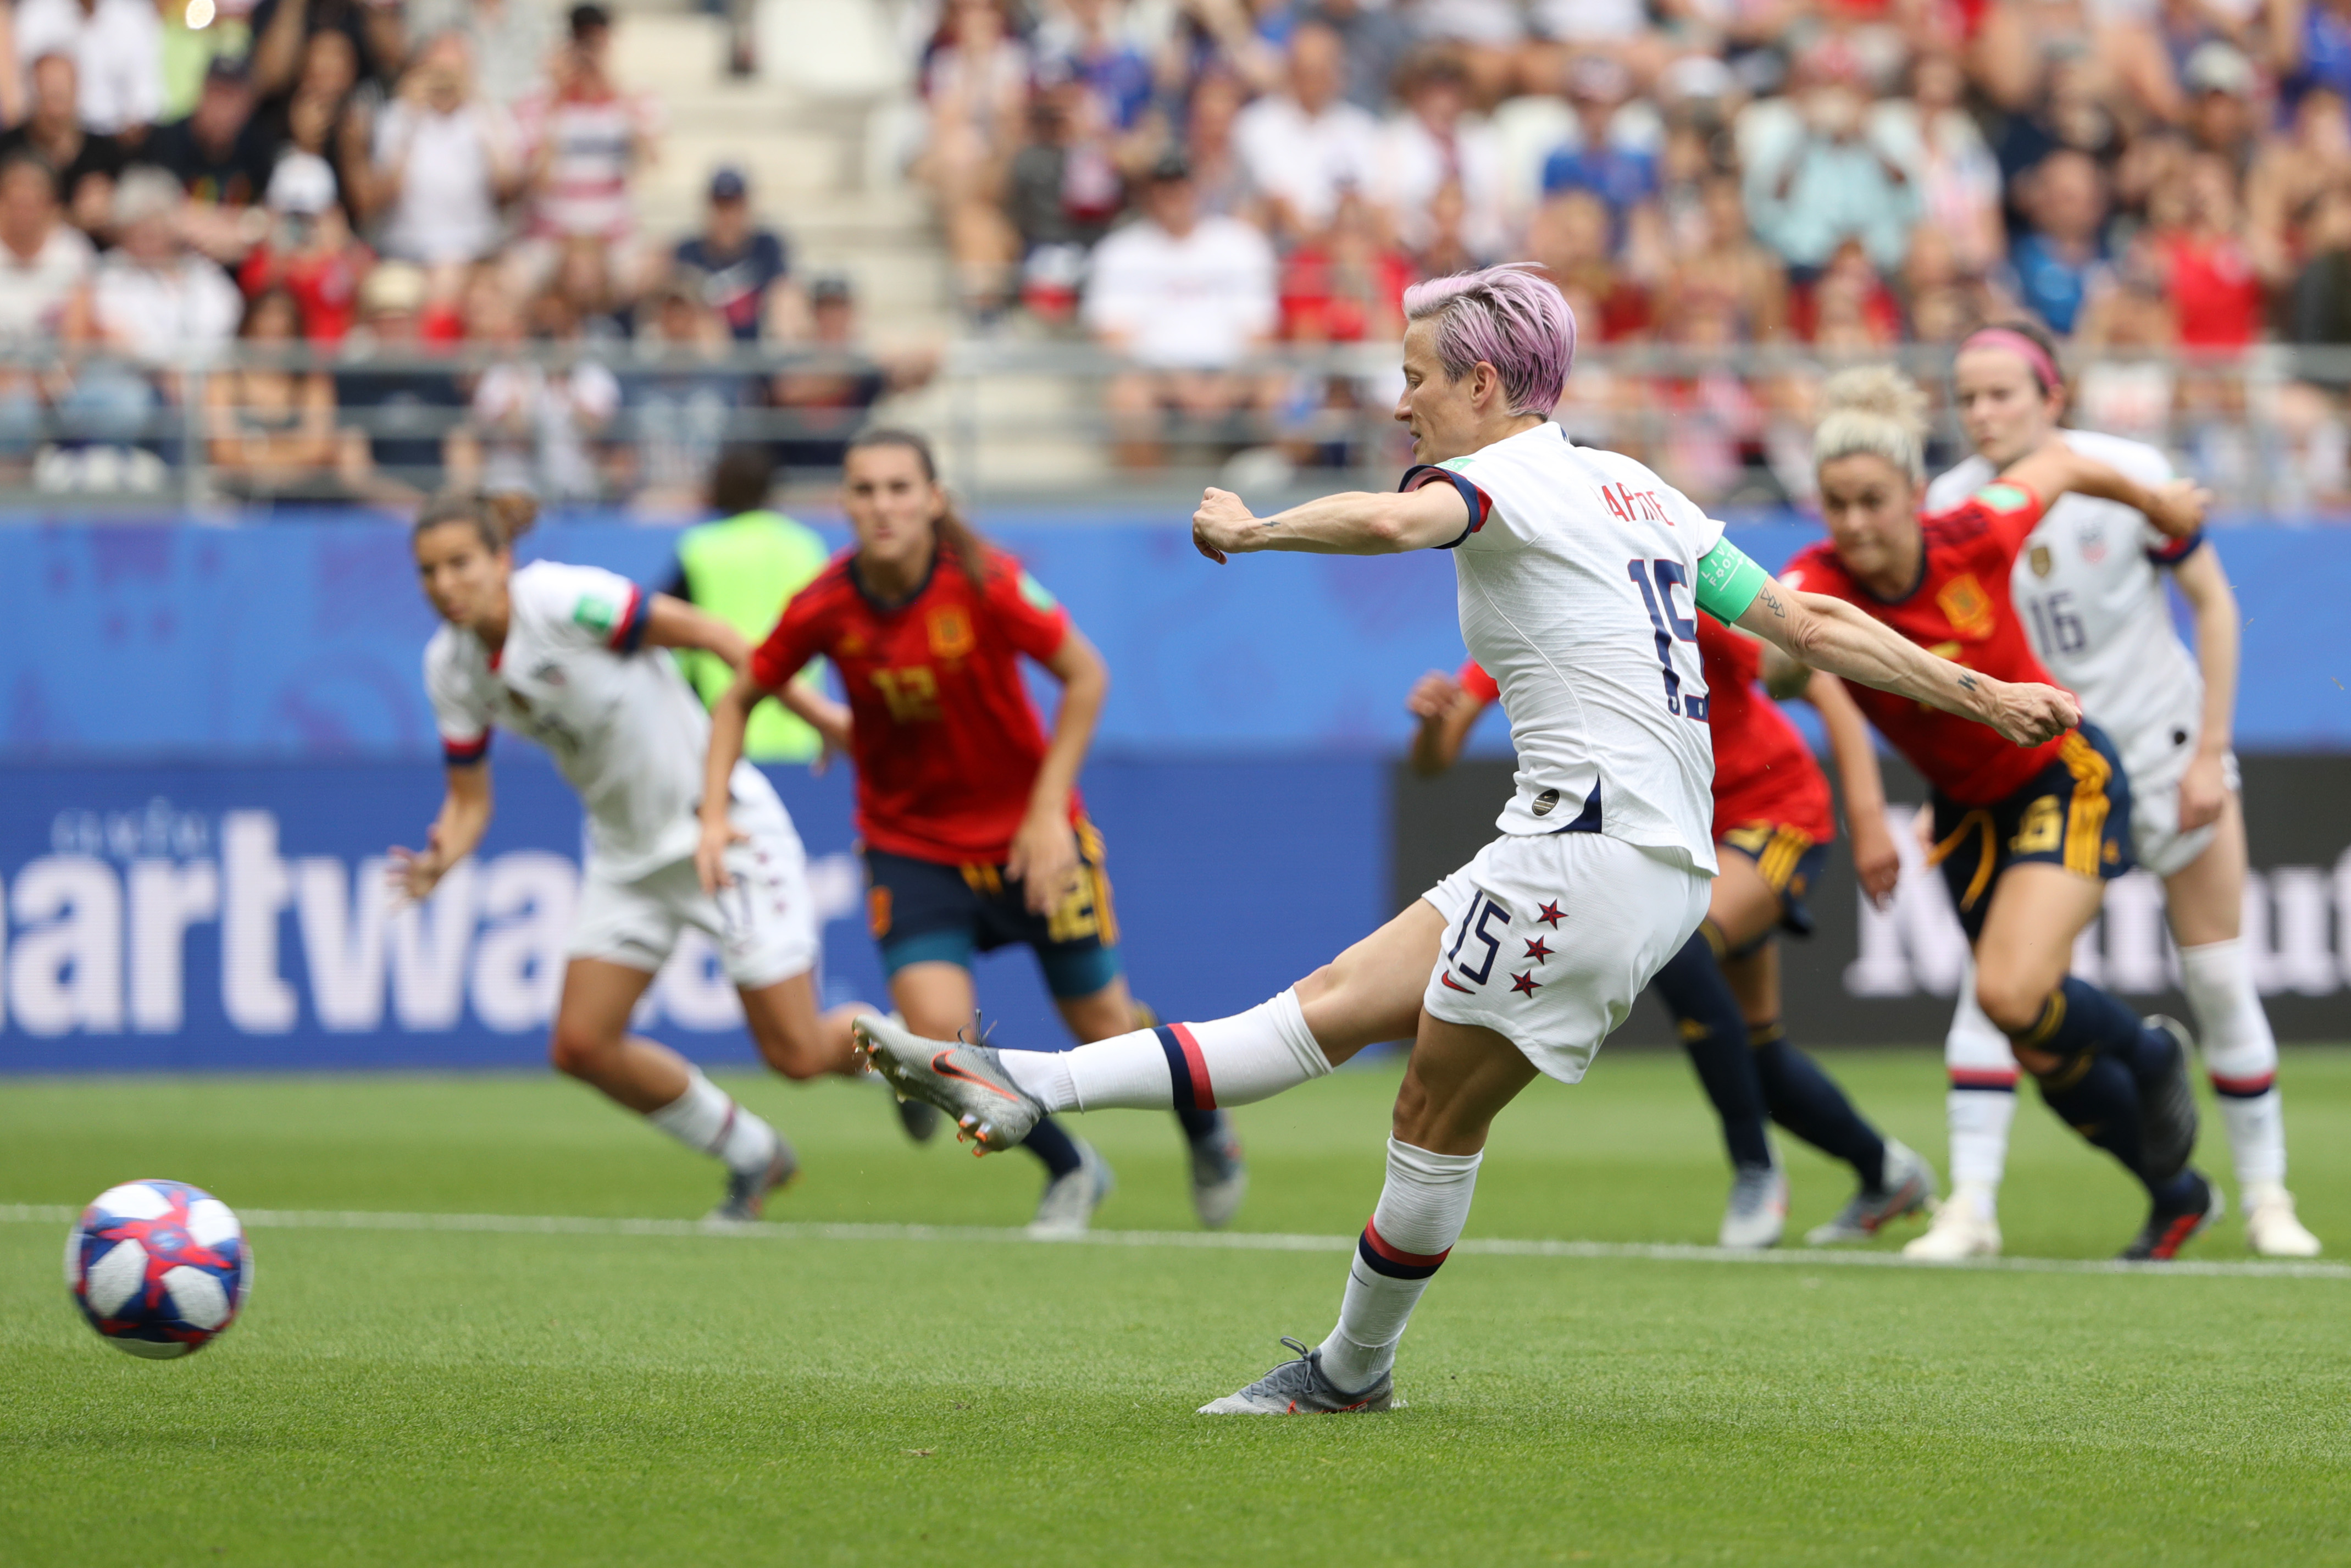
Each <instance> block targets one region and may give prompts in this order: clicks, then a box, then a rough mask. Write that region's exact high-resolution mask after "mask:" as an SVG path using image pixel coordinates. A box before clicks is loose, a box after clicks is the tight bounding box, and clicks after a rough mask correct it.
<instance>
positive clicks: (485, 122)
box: [365, 34, 522, 298]
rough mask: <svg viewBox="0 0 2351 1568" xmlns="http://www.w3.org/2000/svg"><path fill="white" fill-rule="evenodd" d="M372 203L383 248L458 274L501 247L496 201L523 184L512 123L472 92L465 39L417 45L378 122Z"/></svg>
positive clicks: (443, 280) (448, 279) (449, 281)
mask: <svg viewBox="0 0 2351 1568" xmlns="http://www.w3.org/2000/svg"><path fill="white" fill-rule="evenodd" d="M371 157H372V163H371V167H370V169H369V171H368V173H367V177H366V178H367V183H368V186H369V192H368V200H367V202H366V204H365V205H366V206H367V207H368V208H369V209H370V210H371V211H373V212H377V213H380V214H382V228H381V246H382V249H383V252H384V254H385V255H387V256H393V257H396V258H397V259H399V260H402V261H413V262H415V263H417V264H418V265H419V266H421V267H424V268H426V269H427V271H428V272H432V273H435V274H437V275H438V276H436V277H435V279H434V281H435V287H436V292H437V293H440V294H442V295H443V296H444V298H445V297H446V295H447V293H448V291H449V290H450V288H451V287H453V286H454V281H455V277H456V275H457V274H459V273H461V272H462V270H463V269H464V267H465V266H466V265H468V264H469V263H472V262H475V261H479V260H481V259H482V258H483V257H485V256H489V255H490V254H491V253H492V252H494V251H496V249H497V247H498V243H499V241H500V240H501V239H502V238H503V237H504V235H505V228H504V225H502V224H501V223H500V221H499V218H498V204H499V203H500V202H501V201H502V200H503V199H504V198H506V197H507V195H509V194H511V193H513V192H514V191H515V190H516V189H517V186H518V185H519V183H520V180H521V176H522V165H521V162H520V160H519V158H518V157H517V152H516V148H515V139H514V128H513V124H512V122H511V121H510V120H508V119H507V115H506V113H505V111H504V110H500V109H499V108H498V107H497V106H496V105H495V104H492V103H488V102H486V101H484V100H483V99H481V98H480V97H479V96H478V95H476V94H475V92H474V90H473V85H472V76H471V71H470V68H469V66H468V62H467V61H466V58H465V43H464V41H463V40H462V39H460V38H458V37H455V36H454V35H450V34H444V35H443V36H441V37H437V38H434V40H433V41H432V42H430V43H428V44H426V45H425V46H424V47H423V49H421V50H419V51H418V52H417V56H416V58H415V60H414V62H413V64H411V66H410V67H409V69H408V74H407V76H406V77H405V78H402V82H401V87H400V96H399V97H398V98H397V99H394V100H393V101H392V102H391V103H390V104H387V105H386V106H385V107H384V110H383V113H382V114H381V116H379V117H378V119H377V120H376V123H375V143H374V146H373V148H372V150H371Z"/></svg>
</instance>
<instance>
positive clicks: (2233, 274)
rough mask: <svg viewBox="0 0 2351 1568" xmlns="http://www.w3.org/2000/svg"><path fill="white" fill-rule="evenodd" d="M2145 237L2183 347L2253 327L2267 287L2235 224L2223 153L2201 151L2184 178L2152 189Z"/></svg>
mask: <svg viewBox="0 0 2351 1568" xmlns="http://www.w3.org/2000/svg"><path fill="white" fill-rule="evenodd" d="M2157 198H2158V199H2157V202H2156V204H2155V205H2154V206H2153V207H2152V208H2151V209H2150V211H2149V214H2148V217H2149V222H2148V225H2147V235H2146V244H2147V250H2148V252H2149V254H2150V256H2152V258H2153V260H2154V262H2155V264H2156V267H2157V268H2158V276H2159V277H2161V278H2162V279H2163V286H2164V294H2165V297H2166V298H2168V299H2169V300H2170V302H2171V306H2172V309H2173V312H2174V314H2175V317H2176V319H2177V321H2178V328H2179V344H2180V346H2181V347H2182V348H2188V349H2241V348H2244V347H2245V346H2247V345H2248V344H2250V343H2252V341H2253V340H2254V338H2255V337H2256V336H2258V335H2259V333H2260V331H2261V329H2262V319H2263V315H2264V310H2265V307H2266V303H2267V298H2268V295H2267V290H2266V289H2265V288H2264V287H2263V284H2262V277H2261V275H2260V273H2259V272H2258V271H2257V270H2256V269H2255V267H2254V265H2253V256H2252V250H2251V249H2250V247H2248V246H2246V244H2245V241H2244V239H2243V238H2242V237H2241V235H2240V234H2239V232H2238V226H2239V225H2238V213H2237V199H2236V182H2235V179H2234V177H2233V176H2232V175H2231V172H2230V170H2229V164H2228V162H2227V160H2225V159H2224V158H2222V157H2220V155H2219V154H2217V153H2210V152H2204V153H2199V154H2197V156H2196V158H2195V160H2194V161H2193V162H2191V163H2190V164H2189V170H2188V175H2187V178H2186V179H2185V180H2183V181H2181V182H2179V183H2177V184H2174V185H2171V186H2168V187H2166V188H2165V189H2164V190H2162V191H2160V192H2158V193H2157Z"/></svg>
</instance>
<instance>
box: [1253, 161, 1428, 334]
mask: <svg viewBox="0 0 2351 1568" xmlns="http://www.w3.org/2000/svg"><path fill="white" fill-rule="evenodd" d="M1413 277H1414V269H1413V265H1412V258H1411V257H1410V256H1405V254H1404V253H1403V252H1401V251H1398V250H1396V249H1394V248H1393V247H1391V246H1387V245H1386V244H1384V242H1383V241H1382V239H1381V236H1380V232H1379V225H1378V223H1377V221H1376V219H1375V218H1374V214H1373V213H1372V210H1371V207H1370V204H1368V203H1366V202H1364V199H1363V198H1362V197H1360V196H1357V195H1355V194H1354V193H1353V192H1350V193H1347V194H1345V195H1343V196H1342V197H1340V199H1339V210H1338V211H1337V212H1336V213H1334V214H1332V218H1331V226H1330V227H1329V228H1327V229H1325V230H1323V231H1322V233H1321V234H1319V235H1315V236H1314V237H1313V238H1312V239H1310V240H1308V241H1307V242H1306V243H1305V244H1304V245H1301V246H1298V248H1296V249H1295V250H1293V251H1291V252H1290V254H1289V255H1288V256H1285V257H1283V258H1282V263H1281V275H1280V307H1281V335H1282V336H1283V337H1284V338H1286V339H1288V340H1290V341H1292V342H1298V343H1360V342H1364V341H1365V340H1370V341H1374V342H1382V341H1387V342H1393V341H1395V340H1398V339H1401V338H1402V337H1403V336H1404V291H1405V288H1407V287H1410V286H1411V284H1412V281H1413Z"/></svg>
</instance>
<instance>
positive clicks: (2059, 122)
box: [1992, 52, 2121, 182]
mask: <svg viewBox="0 0 2351 1568" xmlns="http://www.w3.org/2000/svg"><path fill="white" fill-rule="evenodd" d="M2120 137H2121V128H2120V127H2119V126H2118V125H2117V124H2116V120H2115V116H2114V112H2113V110H2111V109H2109V108H2108V107H2107V100H2106V95H2105V82H2104V80H2103V78H2101V77H2100V76H2099V74H2098V71H2097V68H2096V66H2095V64H2094V63H2093V62H2092V61H2091V60H2090V59H2089V58H2087V57H2085V56H2083V55H2082V54H2080V53H2078V52H2074V53H2066V54H2061V55H2059V56H2057V57H2054V58H2053V60H2052V62H2051V64H2050V67H2049V84H2048V89H2047V91H2045V92H2043V93H2042V94H2041V95H2039V96H2038V97H2037V98H2036V99H2033V100H2032V102H2030V103H2029V104H2027V105H2025V106H2023V107H2022V110H2019V111H2017V112H2011V114H2009V115H2008V116H2007V119H2006V120H2005V122H2004V123H2003V124H2002V126H2001V132H2000V138H1999V140H1998V141H1997V142H1995V143H1994V145H1993V148H1992V151H1993V152H1994V153H1995V154H1996V155H1997V156H1998V157H1999V159H2000V172H2001V177H2002V178H2004V179H2006V180H2009V181H2011V182H2014V181H2017V180H2019V179H2021V178H2022V176H2023V174H2024V172H2025V171H2026V170H2028V169H2031V168H2032V167H2034V166H2035V165H2036V164H2039V163H2040V162H2043V160H2044V159H2046V158H2047V157H2048V156H2049V155H2050V154H2051V153H2053V152H2058V151H2061V150H2064V149H2071V150H2072V151H2074V152H2080V153H2085V154H2086V155H2087V156H2089V157H2091V158H2095V159H2096V160H2098V161H2099V162H2101V163H2104V162H2110V161H2111V160H2112V159H2113V158H2114V157H2115V154H2116V144H2117V142H2118V141H2119V140H2120Z"/></svg>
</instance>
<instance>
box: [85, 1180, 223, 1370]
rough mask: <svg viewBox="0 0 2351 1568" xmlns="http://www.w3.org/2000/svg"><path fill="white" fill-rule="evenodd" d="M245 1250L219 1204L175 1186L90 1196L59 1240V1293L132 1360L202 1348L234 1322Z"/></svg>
mask: <svg viewBox="0 0 2351 1568" xmlns="http://www.w3.org/2000/svg"><path fill="white" fill-rule="evenodd" d="M252 1283H253V1249H251V1248H249V1247H247V1246H246V1241H245V1228H244V1227H243V1226H241V1225H239V1224H238V1223H237V1221H236V1216H235V1215H234V1214H232V1213H230V1212H229V1207H228V1205H226V1204H225V1203H223V1202H222V1201H221V1200H220V1199H218V1198H216V1197H214V1196H213V1195H212V1194H210V1193H208V1192H205V1191H204V1189H203V1188H201V1187H193V1186H189V1185H188V1184H187V1183H185V1182H182V1181H131V1182H124V1183H123V1184H122V1185H121V1186H110V1187H109V1188H107V1189H106V1190H105V1191H104V1192H102V1193H99V1195H98V1197H97V1198H96V1199H95V1200H94V1201H93V1202H92V1203H91V1204H90V1206H89V1207H88V1208H85V1209H83V1210H82V1211H81V1218H80V1219H79V1220H78V1221H77V1222H76V1223H75V1225H74V1228H73V1232H72V1234H71V1235H69V1236H68V1237H67V1238H66V1285H67V1287H68V1289H69V1290H71V1291H73V1297H74V1304H75V1305H76V1306H78V1307H79V1308H80V1309H81V1315H82V1316H83V1317H85V1318H88V1319H89V1326H90V1327H92V1328H94V1329H96V1330H97V1331H98V1332H99V1333H101V1334H103V1335H104V1336H105V1337H106V1338H107V1339H109V1340H110V1341H111V1342H113V1343H115V1344H117V1345H119V1346H120V1347H121V1348H122V1349H124V1350H126V1351H129V1352H130V1353H131V1354H132V1355H141V1356H147V1357H151V1358H152V1359H155V1360H159V1361H160V1360H162V1359H165V1358H167V1357H170V1356H175V1355H187V1354H192V1353H193V1352H195V1351H199V1350H202V1349H203V1348H204V1346H205V1345H207V1344H210V1343H212V1342H213V1341H214V1339H215V1338H217V1337H218V1336H219V1335H220V1334H221V1333H223V1332H224V1331H225V1330H226V1329H227V1327H228V1325H229V1324H231V1323H233V1322H236V1314H237V1310H238V1309H239V1308H241V1307H243V1306H244V1305H245V1293H246V1290H247V1289H248V1288H249V1287H250V1286H251V1285H252Z"/></svg>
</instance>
